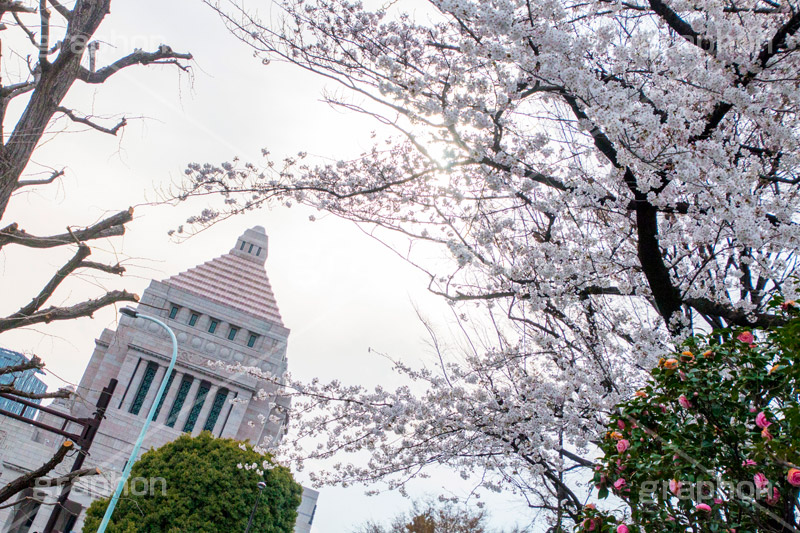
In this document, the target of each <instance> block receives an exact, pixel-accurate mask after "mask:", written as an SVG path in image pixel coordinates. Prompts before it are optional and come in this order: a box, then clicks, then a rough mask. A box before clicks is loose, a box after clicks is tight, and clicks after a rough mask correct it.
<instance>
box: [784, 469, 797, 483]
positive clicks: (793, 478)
mask: <svg viewBox="0 0 800 533" xmlns="http://www.w3.org/2000/svg"><path fill="white" fill-rule="evenodd" d="M786 480H787V481H788V482H789V484H791V485H792V486H793V487H800V470H798V469H797V468H790V469H789V471H788V472H787V473H786Z"/></svg>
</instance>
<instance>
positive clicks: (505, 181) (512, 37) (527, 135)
mask: <svg viewBox="0 0 800 533" xmlns="http://www.w3.org/2000/svg"><path fill="white" fill-rule="evenodd" d="M207 3H208V4H209V5H210V6H211V7H213V8H214V9H216V10H217V11H218V12H219V13H220V15H221V17H222V18H223V20H224V21H225V22H226V24H227V25H228V27H229V28H230V30H231V31H232V32H234V34H236V35H237V36H239V37H240V38H241V39H242V40H243V41H245V42H246V43H248V44H249V45H251V46H252V47H253V49H254V50H255V52H256V54H258V55H260V56H261V57H262V59H263V61H264V62H265V63H268V62H269V61H286V62H289V63H292V64H294V65H296V66H298V67H299V68H302V69H305V70H307V71H309V72H312V73H315V74H317V75H318V76H321V77H323V78H326V79H328V80H330V81H331V82H332V83H334V84H336V85H337V86H338V89H339V90H338V91H336V92H332V93H330V94H328V95H326V98H327V100H328V102H330V103H331V104H332V105H334V106H338V107H341V108H344V109H347V110H349V111H351V112H354V113H363V114H367V115H370V116H373V117H374V118H375V119H376V120H377V121H378V122H379V123H380V124H382V125H385V126H388V127H390V128H393V129H394V131H395V135H394V136H392V137H391V138H389V139H383V138H379V137H376V142H375V144H374V147H373V148H372V149H371V150H369V151H366V152H365V153H363V154H361V156H360V157H358V158H355V159H351V160H342V161H340V162H338V163H336V164H327V163H325V162H314V161H311V160H309V158H308V157H306V156H305V154H304V153H300V154H299V155H298V156H297V157H294V158H289V159H286V160H284V161H283V162H282V163H280V162H275V161H273V160H272V159H271V158H270V156H269V153H268V152H267V151H265V152H264V156H265V159H266V160H265V161H264V162H261V163H254V162H247V163H242V162H238V161H234V162H228V163H224V164H221V165H214V164H192V165H190V166H189V168H188V169H187V172H186V174H187V181H186V183H185V187H184V188H183V190H181V191H180V193H179V197H180V198H186V197H189V196H192V195H217V194H221V195H223V196H224V198H225V199H224V202H220V203H219V204H217V205H213V206H211V207H209V208H208V209H206V210H205V211H203V212H202V213H201V214H200V215H198V216H196V217H193V218H192V219H190V220H189V221H188V222H189V224H191V225H199V226H202V225H205V224H210V223H214V222H215V221H218V220H221V219H223V218H225V217H227V216H231V215H235V214H237V213H240V212H243V211H247V210H252V209H256V208H259V207H261V206H263V205H266V204H268V203H269V202H270V201H273V200H274V201H276V202H283V203H291V202H300V203H303V204H308V205H311V206H315V207H317V208H319V209H321V210H324V211H327V212H331V213H334V214H336V215H338V216H341V217H344V218H347V219H350V220H354V221H356V222H358V223H365V224H370V225H374V226H377V227H378V228H383V229H387V230H390V231H393V232H397V233H399V234H402V235H405V236H407V237H408V238H409V239H411V240H413V241H422V242H426V243H429V244H431V245H434V246H440V247H441V248H442V249H445V250H447V251H449V253H450V254H451V255H452V258H453V261H452V268H450V269H447V268H446V267H442V265H441V264H426V263H424V262H420V261H416V258H415V257H413V256H411V257H409V259H410V260H411V261H414V262H415V264H418V265H419V266H420V268H423V269H426V271H427V272H428V273H429V274H430V289H431V290H432V291H434V292H436V293H437V294H441V295H442V296H443V297H445V298H447V299H448V300H450V301H451V302H453V304H454V305H455V306H457V307H458V308H459V309H463V306H464V304H465V303H468V302H472V303H475V302H478V303H483V304H485V307H486V308H487V309H488V312H489V313H490V315H491V316H492V317H494V318H496V319H499V318H500V317H505V319H506V324H510V325H503V326H499V328H498V329H499V330H501V331H502V335H499V336H498V341H497V343H496V344H495V345H494V346H491V347H489V348H488V349H486V350H481V349H476V350H475V352H474V353H472V354H470V355H469V356H468V357H466V358H465V359H462V360H460V361H459V362H457V363H453V364H447V363H444V362H443V364H442V366H441V370H440V371H439V372H437V373H434V372H431V371H428V370H425V371H420V370H416V369H413V368H410V367H408V366H405V365H403V364H398V369H399V371H400V372H402V373H404V374H406V375H407V376H408V377H409V378H410V379H411V380H412V381H416V382H417V383H418V385H419V384H423V385H424V388H425V390H426V392H424V393H422V394H419V393H412V389H410V388H402V389H398V390H396V391H387V390H383V389H381V388H377V389H374V390H367V389H362V388H353V389H351V388H346V387H342V386H340V385H338V384H336V383H333V384H327V385H320V384H310V385H309V384H305V385H304V384H294V386H295V388H296V390H297V391H299V392H300V393H302V394H303V395H304V397H305V398H306V400H305V401H300V402H297V403H296V406H297V407H298V409H299V410H301V411H302V410H304V409H312V410H314V411H315V412H316V413H318V416H312V417H307V418H306V419H305V420H304V421H303V422H301V425H300V427H299V429H298V434H299V436H300V437H303V436H313V435H316V434H318V433H319V432H320V431H321V430H325V434H326V436H327V440H326V441H325V443H324V445H323V447H322V449H321V450H317V449H313V450H311V455H313V456H322V457H329V456H332V455H333V454H334V453H343V452H359V451H362V450H368V451H369V452H370V454H371V455H370V457H371V460H370V462H369V464H368V465H366V466H363V467H359V466H357V465H355V464H343V466H341V467H339V468H338V469H337V470H336V471H334V472H332V473H331V474H330V477H325V478H324V479H326V480H330V481H339V482H350V481H375V480H379V479H380V480H384V481H386V480H389V482H390V483H391V484H393V485H392V486H395V487H398V486H400V487H401V486H402V485H403V483H404V482H405V480H406V479H408V478H409V477H412V476H414V475H416V474H418V473H419V472H420V471H424V469H425V467H426V466H428V465H430V464H432V463H438V464H446V465H449V466H452V467H453V468H455V469H457V470H459V471H461V472H462V473H463V474H464V476H465V477H469V476H470V475H472V474H478V475H479V478H480V479H481V484H482V486H483V487H484V488H489V489H495V490H504V489H508V488H512V489H515V490H519V491H521V492H522V493H523V494H525V495H526V496H527V497H529V498H530V502H531V505H532V506H536V507H540V508H543V509H545V510H546V511H549V512H551V513H552V516H553V517H554V522H555V523H556V524H558V525H557V526H556V527H561V525H560V524H563V523H567V522H568V521H569V520H572V521H575V520H576V519H577V518H578V517H579V516H578V514H579V510H580V509H581V508H582V503H583V502H582V499H583V498H582V496H581V492H580V490H578V489H576V486H575V483H571V482H569V480H568V479H567V478H566V477H565V476H568V472H570V471H571V470H573V469H579V470H580V469H586V468H589V467H591V464H592V463H591V460H590V458H589V457H590V450H591V446H590V444H591V442H593V441H596V440H597V439H598V438H599V435H600V434H601V432H602V425H603V419H604V416H605V415H606V414H607V413H608V412H609V410H610V409H611V408H612V407H613V406H614V405H615V404H616V403H617V402H618V401H620V399H622V398H625V397H626V396H627V395H629V394H630V393H631V392H632V387H634V386H635V385H636V384H637V382H639V381H640V380H642V379H643V375H644V371H645V370H647V369H649V368H650V367H652V366H654V364H655V361H656V360H657V359H658V357H659V356H660V355H662V354H664V353H666V352H668V351H669V350H670V349H671V348H673V347H674V346H675V342H677V341H679V340H680V339H682V338H684V337H686V336H687V335H689V334H691V333H693V332H695V331H697V330H703V329H705V328H709V327H716V328H720V327H726V326H740V327H748V328H764V327H771V326H775V325H778V324H780V323H782V321H783V319H782V318H781V317H780V316H779V315H776V314H774V313H772V312H770V310H769V309H768V307H767V303H768V302H769V300H770V298H771V297H772V296H773V295H775V294H783V295H786V296H787V297H793V295H794V294H795V293H796V278H795V276H796V274H797V266H796V256H795V250H796V248H797V245H798V237H800V233H799V232H798V228H799V227H798V224H797V218H798V217H797V208H798V198H797V194H798V188H797V185H798V182H799V181H800V178H798V174H797V171H798V154H799V153H800V151H798V140H799V139H798V131H799V130H798V125H800V124H798V119H797V111H798V107H797V106H798V102H800V78H798V76H797V72H798V66H799V65H798V54H797V52H796V44H797V32H798V30H800V4H798V3H797V2H795V1H791V0H740V1H734V0H703V1H700V0H669V1H665V0H632V1H618V0H588V1H578V0H569V1H561V0H558V1H555V0H493V1H480V0H430V1H429V2H427V4H425V6H420V5H417V4H414V5H413V6H410V7H413V8H414V10H413V11H412V10H410V9H409V10H408V11H407V12H404V11H403V8H404V7H405V6H406V5H407V4H408V3H407V2H406V3H403V2H396V3H392V4H391V5H390V6H389V7H386V8H378V9H370V8H368V7H365V6H364V5H363V4H361V3H359V2H347V1H344V0H282V1H276V2H274V3H273V4H272V6H273V7H272V10H271V11H270V13H272V14H271V18H270V19H266V20H265V19H259V18H258V17H257V16H256V15H254V13H255V10H254V9H255V6H256V5H257V4H258V3H257V2H254V3H249V4H245V3H239V2H237V1H224V2H211V1H210V0H209V1H208V2H207ZM426 6H427V8H429V9H428V10H425V9H423V8H424V7H426Z"/></svg>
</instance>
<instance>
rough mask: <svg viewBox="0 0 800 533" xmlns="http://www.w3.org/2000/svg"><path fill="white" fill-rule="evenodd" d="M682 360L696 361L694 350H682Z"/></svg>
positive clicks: (687, 361) (685, 361) (686, 361)
mask: <svg viewBox="0 0 800 533" xmlns="http://www.w3.org/2000/svg"><path fill="white" fill-rule="evenodd" d="M681 361H683V362H684V363H691V362H692V361H694V354H693V353H692V352H681Z"/></svg>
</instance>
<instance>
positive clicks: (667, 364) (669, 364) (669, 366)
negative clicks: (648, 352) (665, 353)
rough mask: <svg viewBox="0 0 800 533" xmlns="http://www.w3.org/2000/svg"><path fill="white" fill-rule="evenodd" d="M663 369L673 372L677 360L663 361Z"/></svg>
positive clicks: (676, 366) (676, 365)
mask: <svg viewBox="0 0 800 533" xmlns="http://www.w3.org/2000/svg"><path fill="white" fill-rule="evenodd" d="M664 368H666V369H667V370H675V369H676V368H678V360H677V359H667V360H666V361H664Z"/></svg>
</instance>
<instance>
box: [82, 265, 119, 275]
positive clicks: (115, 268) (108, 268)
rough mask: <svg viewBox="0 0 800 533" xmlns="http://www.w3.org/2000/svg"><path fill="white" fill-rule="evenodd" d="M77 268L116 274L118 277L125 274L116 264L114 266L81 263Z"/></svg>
mask: <svg viewBox="0 0 800 533" xmlns="http://www.w3.org/2000/svg"><path fill="white" fill-rule="evenodd" d="M78 268H93V269H95V270H100V271H102V272H108V273H109V274H117V275H119V276H121V275H123V274H124V273H125V267H124V266H122V265H120V264H119V263H117V264H116V265H106V264H104V263H96V262H94V261H81V264H80V265H78Z"/></svg>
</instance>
